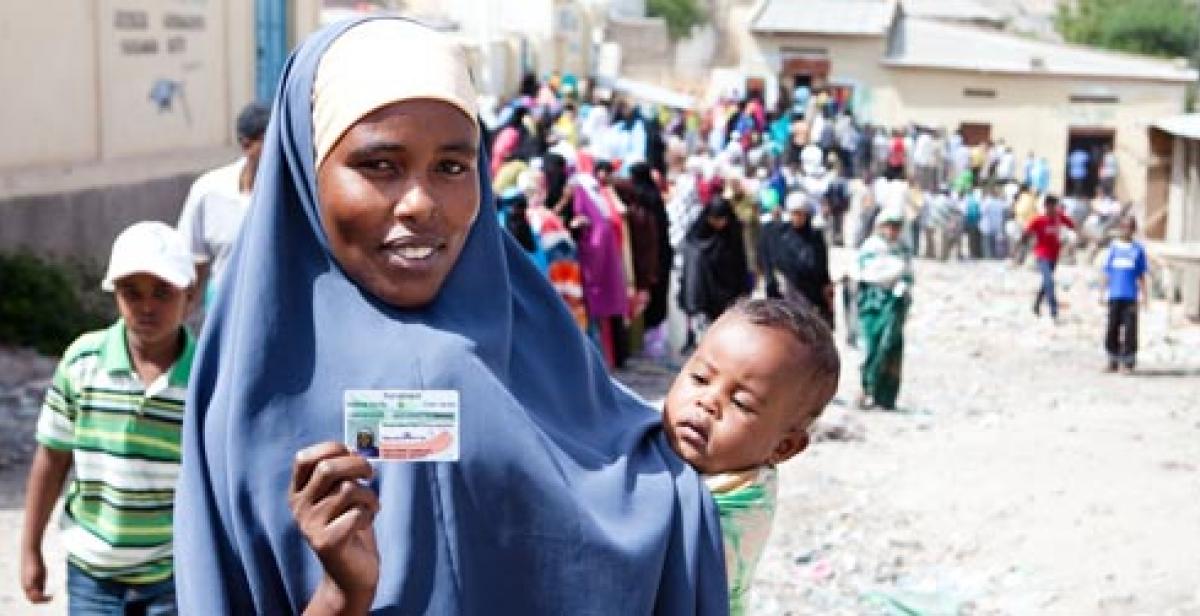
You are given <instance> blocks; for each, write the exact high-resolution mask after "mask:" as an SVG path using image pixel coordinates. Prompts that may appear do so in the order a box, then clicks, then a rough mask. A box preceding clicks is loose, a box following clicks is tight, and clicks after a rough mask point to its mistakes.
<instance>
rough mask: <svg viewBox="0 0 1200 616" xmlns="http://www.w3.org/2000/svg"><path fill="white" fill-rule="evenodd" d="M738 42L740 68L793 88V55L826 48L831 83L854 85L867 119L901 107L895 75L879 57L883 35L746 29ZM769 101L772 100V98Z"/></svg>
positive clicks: (888, 114) (876, 118)
mask: <svg viewBox="0 0 1200 616" xmlns="http://www.w3.org/2000/svg"><path fill="white" fill-rule="evenodd" d="M740 36H741V40H740V41H739V42H738V43H737V45H738V47H739V48H740V49H741V64H740V69H741V70H742V72H743V73H744V74H745V75H746V76H747V77H760V78H764V79H779V87H780V88H783V89H790V88H791V87H792V83H791V75H782V74H781V73H782V71H783V69H784V62H786V61H787V60H788V59H790V58H799V57H811V58H816V57H818V56H819V55H820V54H815V53H813V52H817V51H823V52H824V57H826V58H828V59H829V62H830V72H829V81H830V83H835V84H841V85H854V86H855V87H856V89H858V90H859V91H860V93H859V94H858V95H857V96H859V97H861V98H862V100H863V101H864V102H865V104H864V105H862V106H861V107H860V108H859V109H857V113H858V114H859V116H860V117H861V118H862V119H863V120H866V121H879V119H880V118H887V117H891V116H892V115H894V114H895V110H896V108H897V106H898V102H897V100H896V93H895V89H894V88H893V87H892V82H891V75H890V74H888V73H887V71H886V70H885V69H884V67H883V66H882V65H881V64H880V62H879V60H880V58H882V57H883V56H884V52H885V51H886V46H887V42H886V39H885V38H884V37H882V36H825V35H792V36H786V37H783V36H755V35H753V34H752V33H750V32H749V31H746V32H744V33H743V34H742V35H740ZM781 77H782V78H781ZM767 102H768V103H770V102H771V101H770V100H768V101H767Z"/></svg>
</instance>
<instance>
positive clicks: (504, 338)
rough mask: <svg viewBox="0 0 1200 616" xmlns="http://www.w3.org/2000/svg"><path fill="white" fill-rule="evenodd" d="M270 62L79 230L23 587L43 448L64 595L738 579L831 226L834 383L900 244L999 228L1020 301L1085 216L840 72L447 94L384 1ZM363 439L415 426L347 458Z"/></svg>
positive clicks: (684, 590)
mask: <svg viewBox="0 0 1200 616" xmlns="http://www.w3.org/2000/svg"><path fill="white" fill-rule="evenodd" d="M418 53H419V54H421V55H422V57H423V58H425V60H426V61H425V62H423V63H422V64H421V65H413V66H411V67H409V68H406V69H405V73H404V75H403V76H404V78H403V79H383V78H380V76H382V75H388V74H392V73H394V67H392V66H391V65H390V64H388V61H387V60H386V59H387V58H394V57H404V56H409V55H415V54H418ZM280 93H281V94H280V99H279V100H277V101H275V104H274V112H273V113H274V115H275V120H274V121H273V122H272V121H271V115H272V111H271V109H269V108H268V107H265V106H262V105H257V104H256V105H251V106H248V107H247V108H246V109H245V110H244V111H243V113H242V114H241V115H240V117H239V119H238V122H237V137H238V142H239V144H240V146H241V147H242V150H243V153H244V156H243V157H242V158H240V159H239V160H238V161H236V162H234V163H232V164H230V165H228V166H226V167H222V168H220V169H217V170H214V171H213V172H211V173H209V174H206V175H204V176H202V177H201V178H200V179H198V180H197V181H196V183H195V185H194V186H193V189H192V192H191V194H189V196H188V198H187V200H186V203H185V204H184V205H183V207H182V212H181V215H180V219H179V222H178V225H177V228H171V227H169V226H167V225H165V224H162V223H153V222H143V223H137V224H135V225H133V226H132V227H130V228H129V229H127V230H126V231H125V232H124V233H122V234H121V236H119V237H118V238H117V239H116V241H115V242H114V245H113V251H112V257H111V259H110V263H109V270H108V273H107V276H106V278H105V280H104V286H105V288H106V289H108V290H110V291H113V292H114V293H115V302H116V305H117V308H118V312H119V314H120V315H121V319H120V320H119V321H117V322H116V323H114V324H113V325H112V326H111V327H110V328H109V329H107V330H104V331H100V332H92V333H89V334H85V335H84V336H82V337H81V338H80V339H79V340H78V341H77V342H76V343H75V344H73V345H72V346H71V347H70V348H69V349H67V351H66V352H65V353H64V356H63V360H62V363H61V364H60V366H59V368H58V371H57V372H56V374H55V377H54V381H53V384H52V386H51V388H50V390H49V391H48V392H47V395H46V400H45V404H44V406H43V409H42V413H41V416H40V418H39V423H38V429H37V439H38V442H39V447H38V450H37V454H36V455H35V458H34V462H33V465H32V468H31V471H30V481H29V489H28V492H27V500H26V522H25V529H24V534H23V541H22V555H21V557H22V567H21V569H22V580H21V581H22V587H23V588H24V590H25V592H26V595H27V596H28V598H29V599H30V600H31V601H35V602H42V601H46V600H47V599H48V596H47V595H46V593H45V581H46V566H45V563H44V562H43V560H42V551H41V544H42V538H43V534H44V531H45V528H46V525H47V523H48V521H49V518H50V513H51V511H52V509H53V506H54V503H55V500H56V499H57V498H58V495H59V494H60V493H61V491H62V488H63V486H64V485H67V484H68V482H70V483H69V485H70V488H69V490H68V492H67V497H66V500H67V505H66V507H67V513H68V520H69V523H68V530H67V531H66V532H67V533H68V535H69V542H68V552H69V565H68V575H69V580H68V586H69V588H68V594H69V595H70V602H71V610H72V611H73V612H74V611H79V612H80V613H83V612H84V611H86V610H87V609H97V610H98V609H105V610H115V612H117V613H119V612H120V611H121V610H123V609H126V608H127V607H129V606H133V607H136V608H137V609H141V610H144V611H146V610H148V611H149V613H172V611H173V610H174V609H175V606H176V603H178V604H179V606H180V607H181V609H183V610H184V611H189V610H190V611H191V612H194V613H235V612H237V613H240V612H274V611H288V612H293V613H299V612H304V613H313V614H320V613H366V612H367V611H368V609H372V608H374V609H379V610H385V611H386V610H394V611H397V612H404V613H409V612H427V611H433V612H447V613H459V612H477V611H492V612H496V613H576V612H596V613H648V612H651V611H654V612H660V611H661V612H666V613H695V614H710V613H711V614H721V613H735V614H738V613H741V612H742V610H743V609H744V600H745V597H746V593H747V592H748V586H749V583H750V581H751V580H752V579H753V571H754V567H755V564H756V562H757V560H758V558H759V556H760V555H761V553H762V550H763V547H764V543H765V541H766V538H767V535H768V534H769V529H770V522H771V517H772V514H773V511H774V503H775V490H776V486H775V474H774V466H775V465H776V464H778V463H781V462H783V461H785V460H788V459H790V458H792V457H793V456H795V455H798V454H799V453H801V452H803V451H804V449H805V448H806V447H807V445H808V428H809V426H810V425H811V424H812V422H813V421H814V419H815V418H816V417H817V416H818V415H819V414H820V413H821V412H822V410H823V409H824V407H825V406H826V405H827V404H828V403H829V401H830V400H831V399H832V398H833V396H834V393H835V392H836V391H837V385H838V378H839V374H840V359H839V356H838V351H837V349H836V346H835V345H834V342H833V336H832V330H833V327H834V325H835V314H837V312H838V311H837V310H836V307H835V301H836V298H837V293H836V283H837V281H836V280H835V277H834V276H833V275H832V273H831V271H830V247H831V246H844V247H846V248H849V249H853V250H855V251H857V258H856V259H854V263H853V267H852V268H851V271H849V272H846V277H845V278H844V280H846V284H845V286H844V287H843V291H844V292H843V294H842V297H843V301H844V303H845V305H846V309H845V310H844V311H843V312H844V314H845V315H846V318H847V322H846V323H845V324H844V325H843V327H844V328H845V329H846V332H847V335H848V337H849V339H850V340H852V341H853V342H854V343H856V344H857V345H859V346H860V347H862V350H863V361H862V364H861V379H860V386H861V394H862V395H861V397H860V401H859V402H860V405H861V406H862V407H864V408H868V407H872V406H879V407H882V408H885V409H892V408H895V406H896V401H897V396H898V393H899V389H900V383H901V373H902V364H903V348H904V336H903V330H904V321H905V317H906V315H907V313H908V310H909V308H910V306H911V303H912V299H911V298H912V288H913V284H914V277H913V258H914V256H916V255H917V254H918V253H919V251H918V248H919V247H921V245H922V244H924V246H925V247H926V251H925V253H924V254H925V255H926V256H930V257H934V258H942V259H945V258H948V257H949V256H951V255H955V256H957V257H958V258H966V259H974V258H1004V257H1005V256H1013V257H1014V258H1023V254H1024V249H1023V246H1024V245H1025V243H1026V240H1029V239H1033V240H1034V242H1033V254H1034V256H1035V257H1036V258H1037V260H1038V263H1039V267H1040V269H1041V270H1042V272H1043V276H1044V279H1045V281H1047V282H1046V283H1045V284H1044V285H1043V287H1042V289H1041V290H1040V291H1039V296H1038V299H1037V301H1036V303H1035V305H1034V311H1035V312H1037V311H1039V310H1040V308H1041V305H1042V303H1043V300H1044V301H1045V302H1046V303H1047V304H1048V307H1049V310H1050V312H1051V314H1052V315H1056V314H1057V303H1056V300H1055V297H1054V285H1053V272H1054V268H1055V265H1056V263H1057V260H1058V257H1059V250H1060V246H1061V244H1062V243H1063V238H1064V236H1065V235H1066V232H1065V231H1064V229H1070V228H1074V227H1080V226H1084V227H1085V226H1086V224H1087V223H1084V222H1082V221H1085V220H1088V219H1087V218H1081V217H1080V215H1081V214H1080V212H1081V211H1083V210H1082V206H1080V205H1079V204H1078V203H1077V201H1072V202H1071V203H1070V204H1068V207H1067V208H1066V209H1067V212H1066V213H1065V214H1064V213H1063V212H1061V211H1060V210H1059V209H1058V208H1057V207H1056V206H1057V205H1058V201H1059V200H1058V199H1057V198H1056V197H1055V196H1053V195H1049V194H1047V189H1048V184H1049V169H1048V167H1046V165H1045V161H1044V159H1032V157H1031V161H1032V162H1030V163H1029V164H1027V166H1026V169H1025V172H1024V175H1023V177H1021V178H1020V180H1021V181H1018V179H1017V174H1016V169H1015V163H1014V161H1013V159H1012V152H1011V150H1009V149H1008V148H1007V147H1005V146H1004V145H1003V144H995V145H994V146H993V145H987V146H974V147H968V146H966V145H965V144H963V142H962V139H961V136H960V135H951V136H949V137H946V138H943V136H942V135H941V134H940V133H939V132H937V131H928V130H924V129H919V128H915V127H910V128H909V129H907V130H899V131H889V130H886V129H883V128H880V127H871V126H861V125H860V124H859V123H858V122H856V120H855V118H854V115H853V109H852V108H851V100H850V98H849V97H848V96H847V95H846V92H845V91H836V90H817V91H809V90H808V89H807V88H798V89H797V91H796V92H794V93H792V96H791V97H790V99H791V100H790V102H789V104H788V105H786V106H783V107H781V108H780V109H778V110H768V109H767V108H766V106H765V105H764V103H763V100H762V98H761V96H758V95H751V96H748V97H742V98H736V99H735V98H729V99H725V100H721V101H718V102H717V103H716V104H715V105H713V106H711V107H710V108H708V109H705V110H697V109H671V108H668V107H663V106H656V105H653V104H648V103H646V102H644V101H633V100H626V99H624V98H622V97H621V96H620V95H619V94H616V93H613V92H611V91H608V90H606V89H604V88H600V87H596V86H595V84H591V83H588V82H587V81H585V80H581V79H578V78H576V77H575V76H572V75H552V76H549V77H548V78H546V79H543V80H539V79H537V78H535V77H532V76H530V77H528V78H527V79H525V80H524V81H523V83H522V85H521V88H520V92H519V93H518V95H517V96H515V97H514V98H512V99H511V100H509V101H506V102H505V103H504V104H502V105H498V106H496V107H495V108H488V107H486V106H481V105H480V100H481V99H480V98H479V97H478V96H477V93H476V92H475V91H474V87H473V85H472V83H471V78H470V74H469V69H468V66H467V61H466V59H465V58H464V57H462V55H461V53H460V51H459V50H457V48H456V47H455V46H454V45H453V44H452V43H451V42H450V41H449V40H447V39H445V38H444V37H443V36H442V35H439V34H437V33H435V32H434V31H432V30H428V29H426V28H424V27H423V26H420V25H417V24H414V23H412V22H408V21H404V20H397V19H379V20H371V21H366V22H359V23H349V24H338V25H334V26H330V27H328V28H326V29H325V30H323V31H321V32H320V33H318V34H317V35H315V36H314V37H313V38H312V39H310V40H309V41H307V42H306V43H305V44H304V45H302V46H301V47H300V48H299V50H298V51H297V52H296V55H295V56H294V57H293V60H292V61H291V62H290V63H289V68H288V69H287V71H285V74H284V76H283V86H282V87H281V89H280ZM477 118H478V119H481V120H482V121H481V122H478V123H477ZM1039 160H1040V162H1039ZM1102 164H1107V163H1102ZM1106 173H1107V172H1106ZM1112 173H1113V174H1114V175H1113V176H1112V177H1115V167H1114V168H1113V169H1112ZM1113 203H1115V201H1113V195H1112V184H1111V182H1110V183H1107V184H1102V189H1101V196H1100V197H1099V198H1098V203H1097V204H1096V205H1095V206H1094V208H1093V209H1094V210H1095V216H1096V217H1097V220H1098V221H1099V223H1098V224H1101V225H1108V224H1112V223H1119V225H1118V226H1119V229H1120V231H1119V234H1118V237H1117V238H1116V240H1115V242H1114V245H1113V249H1112V250H1110V251H1109V252H1108V254H1107V257H1106V262H1105V268H1106V269H1105V271H1106V273H1107V275H1108V276H1109V281H1110V285H1109V286H1110V300H1111V312H1110V314H1111V320H1112V322H1111V325H1110V330H1109V336H1108V343H1109V347H1108V348H1109V352H1110V360H1111V364H1110V368H1111V369H1113V370H1116V369H1118V368H1126V369H1132V366H1133V363H1134V358H1135V353H1136V304H1137V301H1138V299H1139V298H1143V299H1144V294H1145V284H1144V273H1145V267H1146V264H1145V255H1144V251H1142V249H1141V247H1140V245H1138V244H1137V243H1136V241H1134V240H1133V231H1134V227H1133V224H1132V221H1131V220H1130V219H1128V218H1121V217H1120V216H1121V211H1120V209H1119V207H1116V206H1114V205H1112V204H1113ZM492 206H494V208H493V207H492ZM1090 215H1091V214H1088V216H1090ZM1067 239H1068V240H1069V239H1070V238H1067ZM1068 243H1069V242H1068ZM755 296H757V297H756V298H755V299H751V298H752V297H755ZM189 314H198V315H203V324H202V325H201V324H200V323H199V322H198V321H199V319H195V320H196V321H197V323H196V325H197V326H200V327H202V328H203V334H202V335H201V337H200V339H199V342H197V341H196V340H195V339H194V338H193V337H192V335H191V333H190V332H189V329H188V327H186V326H185V325H184V323H185V320H187V318H188V315H189ZM597 350H598V351H599V353H597ZM638 354H641V355H644V356H647V357H649V358H652V359H657V360H660V361H663V362H666V363H670V364H674V362H680V361H681V362H683V364H682V368H681V370H680V371H679V374H678V376H677V378H676V380H675V381H674V383H673V385H672V386H671V388H670V391H669V392H668V394H667V397H666V400H665V402H664V404H663V407H662V408H660V409H651V408H649V407H648V405H646V404H645V402H643V401H641V400H638V399H636V398H635V397H634V396H632V395H630V393H629V392H628V391H627V390H625V389H624V388H622V387H619V386H617V385H616V384H615V383H614V382H613V380H612V379H611V370H613V369H616V368H620V367H622V366H623V365H624V364H625V363H626V362H627V361H628V360H629V358H631V357H633V356H634V355H638ZM550 373H553V375H554V378H543V376H544V375H547V374H550ZM364 392H366V393H367V394H372V395H374V394H377V395H378V397H379V398H380V399H387V397H388V396H391V397H392V398H397V397H407V398H406V399H409V400H413V399H417V398H420V397H421V396H422V395H424V394H427V393H428V394H439V396H440V397H438V399H439V400H443V401H448V400H452V401H453V402H441V403H439V404H441V406H437V407H436V408H434V409H433V410H428V412H426V413H425V414H424V415H422V418H423V419H422V421H425V422H426V423H425V424H422V426H421V427H422V428H423V429H429V428H431V426H432V427H438V426H440V427H443V428H445V429H446V431H445V432H443V433H440V434H439V438H441V439H443V440H440V441H420V442H417V443H416V444H413V443H407V444H404V443H402V444H400V445H397V444H396V442H395V441H396V440H397V439H399V440H404V439H409V438H410V436H408V433H407V432H405V434H406V435H405V436H403V437H397V436H395V434H396V433H397V431H396V430H392V431H391V432H388V433H386V434H385V431H384V430H382V429H380V430H378V431H372V430H371V429H369V428H364V427H363V426H362V425H360V424H357V423H352V422H351V421H350V419H351V416H352V411H353V410H354V409H353V408H352V407H351V405H350V401H351V400H358V399H359V398H357V397H356V396H362V395H364ZM447 393H449V394H452V395H449V396H446V395H442V394H447ZM422 399H423V398H422ZM185 408H186V412H185ZM339 408H341V409H342V411H343V412H342V413H338V412H337V410H338V409H339ZM331 409H332V411H331ZM657 413H661V417H660V416H659V415H658V414H657ZM429 422H432V423H429ZM438 422H444V423H438ZM382 425H383V424H382V423H381V424H380V426H382ZM387 439H392V440H391V441H389V440H387ZM430 442H436V443H437V445H436V447H435V446H434V445H430V444H429V443H430ZM451 443H452V445H451ZM397 447H400V448H401V449H403V450H404V451H406V452H408V453H409V454H411V455H412V456H415V458H404V459H405V460H409V461H411V460H413V459H417V460H421V459H426V458H422V456H432V455H433V454H437V455H438V456H440V457H428V458H427V459H428V460H430V464H428V465H416V464H399V463H396V464H388V463H380V461H381V460H382V461H385V462H386V461H387V460H386V459H387V454H388V452H389V451H391V452H395V451H396V448H397ZM404 447H407V449H404ZM414 452H415V453H414ZM364 456H366V457H370V458H372V460H371V461H368V460H367V459H366V457H364ZM395 459H399V458H395ZM395 459H393V461H394V460H395ZM72 469H74V472H75V477H74V478H71V477H69V472H70V471H71V470H72ZM702 486H707V490H705V489H703V487H702ZM707 494H711V495H712V496H713V497H714V499H715V500H710V499H708V498H706V495H707ZM613 528H619V529H621V531H622V532H620V533H613V532H611V529H613ZM722 543H723V544H724V548H723V549H722V547H721V545H722ZM378 546H386V550H385V551H384V552H383V553H382V554H381V551H380V549H379V547H378ZM721 554H724V562H721V559H720V555H721ZM581 555H583V557H582V558H581ZM176 559H179V560H182V561H186V562H187V563H188V564H187V567H185V568H182V569H179V570H176V569H175V567H174V563H175V562H176ZM176 579H178V582H179V584H178V588H177V587H176V585H175V583H176ZM514 588H518V589H520V592H515V593H514V592H512V590H513V589H514ZM564 588H568V589H570V592H568V593H564V592H562V590H563V589H564ZM614 589H620V592H614ZM105 613H108V612H105Z"/></svg>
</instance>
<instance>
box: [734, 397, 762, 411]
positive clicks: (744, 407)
mask: <svg viewBox="0 0 1200 616" xmlns="http://www.w3.org/2000/svg"><path fill="white" fill-rule="evenodd" d="M733 405H734V406H736V407H738V409H740V410H741V411H742V412H743V413H747V414H750V415H756V414H757V411H755V410H754V407H753V406H751V405H750V403H749V402H746V401H744V400H738V399H737V398H734V399H733Z"/></svg>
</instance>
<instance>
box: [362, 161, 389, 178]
mask: <svg viewBox="0 0 1200 616" xmlns="http://www.w3.org/2000/svg"><path fill="white" fill-rule="evenodd" d="M356 166H357V167H358V168H359V169H361V170H363V171H366V172H367V173H371V174H376V175H379V174H386V173H395V172H396V170H397V167H396V165H395V163H393V162H392V161H390V160H384V159H379V160H367V161H363V162H361V163H359V164H358V165H356Z"/></svg>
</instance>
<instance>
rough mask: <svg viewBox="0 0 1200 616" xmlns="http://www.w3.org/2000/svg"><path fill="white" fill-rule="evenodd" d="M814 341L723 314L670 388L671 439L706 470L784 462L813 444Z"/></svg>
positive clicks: (668, 425)
mask: <svg viewBox="0 0 1200 616" xmlns="http://www.w3.org/2000/svg"><path fill="white" fill-rule="evenodd" d="M807 354H808V349H806V348H805V347H804V346H803V345H802V344H800V342H799V341H797V340H796V339H795V338H794V337H793V336H792V335H791V334H790V333H788V332H787V331H784V330H782V329H779V328H775V327H767V326H759V325H754V324H752V323H750V322H748V321H746V320H745V319H742V318H737V317H733V318H726V319H722V320H720V321H718V322H717V323H716V324H715V325H714V326H713V327H712V329H710V330H709V331H708V333H707V334H706V335H705V337H704V339H703V340H702V341H701V343H700V347H699V348H697V349H696V352H695V354H693V355H692V357H691V359H690V360H689V361H688V363H687V364H686V365H684V367H683V370H682V371H680V373H679V376H678V377H677V378H676V379H675V383H674V384H673V385H672V386H671V391H670V392H668V393H667V400H666V404H665V409H664V416H663V424H664V427H665V430H666V434H667V439H668V441H669V442H670V444H671V447H672V448H673V449H674V450H675V451H676V452H677V453H678V454H679V455H680V456H681V457H682V458H683V459H684V460H685V461H686V462H687V463H688V464H690V465H692V466H693V467H694V468H696V469H697V470H698V471H700V472H702V473H707V474H713V473H722V472H727V471H734V470H743V469H747V468H752V467H755V466H760V465H762V464H765V463H778V462H782V461H784V460H787V459H788V458H790V457H792V456H794V455H796V454H798V453H800V452H801V451H803V450H804V448H805V447H807V446H808V432H807V428H808V424H809V423H811V421H812V413H813V412H815V410H816V406H817V404H819V397H820V396H821V395H822V393H823V392H819V391H817V390H816V388H814V387H812V386H811V384H810V382H809V381H808V380H807V378H806V377H807V376H808V375H807V374H803V373H804V372H805V369H804V365H805V363H806V359H807Z"/></svg>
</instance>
